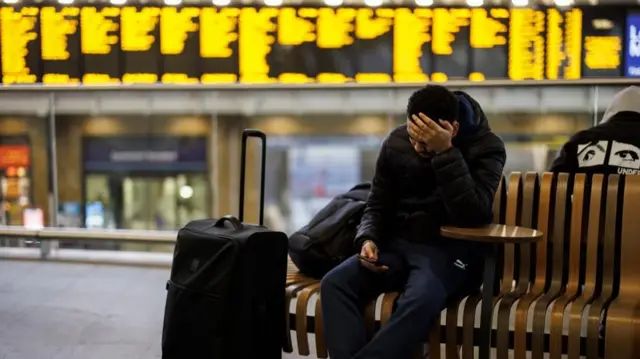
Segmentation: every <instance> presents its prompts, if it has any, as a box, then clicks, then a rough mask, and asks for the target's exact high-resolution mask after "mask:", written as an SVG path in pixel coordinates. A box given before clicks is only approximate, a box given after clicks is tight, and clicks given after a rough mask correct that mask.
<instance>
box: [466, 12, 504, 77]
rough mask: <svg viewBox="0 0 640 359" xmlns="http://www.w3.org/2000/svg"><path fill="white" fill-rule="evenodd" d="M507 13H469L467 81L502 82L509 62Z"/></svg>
mask: <svg viewBox="0 0 640 359" xmlns="http://www.w3.org/2000/svg"><path fill="white" fill-rule="evenodd" d="M508 36H509V10H507V9H472V10H471V26H470V40H469V41H470V45H471V72H470V74H469V80H471V81H484V80H486V79H504V78H506V77H507V73H508V68H509V59H508V51H507V37H508Z"/></svg>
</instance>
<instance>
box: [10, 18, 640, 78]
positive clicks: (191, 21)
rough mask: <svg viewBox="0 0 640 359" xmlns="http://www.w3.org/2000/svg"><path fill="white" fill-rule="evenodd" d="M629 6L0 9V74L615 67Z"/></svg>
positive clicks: (536, 72) (582, 74) (499, 72)
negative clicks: (0, 69) (0, 51)
mask: <svg viewBox="0 0 640 359" xmlns="http://www.w3.org/2000/svg"><path fill="white" fill-rule="evenodd" d="M634 11H635V12H636V13H637V12H638V11H639V7H638V6H636V7H635V8H634V7H603V6H591V7H574V8H553V7H535V8H516V7H512V8H499V7H489V8H484V7H475V8H469V7H456V8H445V7H434V8H427V7H424V8H412V7H380V8H370V7H311V6H300V7H289V6H286V7H215V6H190V5H189V6H152V5H148V6H143V5H138V6H129V5H125V6H109V5H95V6H93V5H87V6H75V5H69V6H65V5H56V6H52V5H42V6H7V5H5V6H1V7H0V49H1V50H2V55H1V56H0V67H1V68H2V78H1V80H2V83H3V84H6V85H11V84H37V83H43V84H52V85H53V84H56V85H61V84H64V85H66V84H72V85H77V84H86V85H92V84H152V83H164V84H178V85H179V84H199V83H203V84H234V83H246V84H308V83H326V84H329V83H331V84H341V83H350V82H355V83H363V84H379V83H391V82H396V83H425V82H428V81H434V82H445V81H450V80H470V81H490V80H498V79H510V80H514V81H519V80H562V79H566V80H579V79H582V78H593V77H620V76H623V65H624V61H623V56H625V55H624V54H623V50H624V43H625V41H627V39H626V36H628V34H627V32H626V31H625V21H626V20H625V19H626V18H627V15H628V14H630V13H633V12H634Z"/></svg>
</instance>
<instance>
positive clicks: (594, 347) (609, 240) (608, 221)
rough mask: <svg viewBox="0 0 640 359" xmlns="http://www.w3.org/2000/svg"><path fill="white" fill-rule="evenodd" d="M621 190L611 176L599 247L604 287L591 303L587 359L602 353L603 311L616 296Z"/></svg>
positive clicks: (588, 320)
mask: <svg viewBox="0 0 640 359" xmlns="http://www.w3.org/2000/svg"><path fill="white" fill-rule="evenodd" d="M619 189H620V177H618V176H617V175H612V176H609V178H608V180H607V190H606V199H603V200H606V204H605V208H606V210H605V218H604V235H603V236H601V237H600V238H599V247H600V248H602V277H601V278H600V285H601V287H602V290H601V293H600V295H599V296H598V297H597V298H596V299H595V300H594V301H593V303H591V306H590V307H589V311H588V314H587V316H588V317H587V359H597V358H598V357H599V353H600V352H601V349H602V348H601V347H600V346H601V343H600V320H601V315H602V311H603V310H604V309H605V308H606V307H608V306H609V303H611V300H612V299H613V295H614V292H615V291H614V282H615V274H614V268H615V263H616V260H615V256H616V253H615V242H616V235H615V233H616V226H617V224H616V221H617V217H618V213H619V211H618V191H619Z"/></svg>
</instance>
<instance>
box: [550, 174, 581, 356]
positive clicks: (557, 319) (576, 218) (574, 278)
mask: <svg viewBox="0 0 640 359" xmlns="http://www.w3.org/2000/svg"><path fill="white" fill-rule="evenodd" d="M572 193H573V200H572V201H571V223H570V228H569V231H570V233H569V236H568V239H569V253H565V260H568V262H565V263H568V273H567V283H566V285H565V290H564V293H563V294H562V295H560V296H559V297H558V298H556V300H555V302H554V303H553V304H552V305H551V307H552V311H551V321H550V322H551V323H550V328H549V335H550V338H549V356H550V359H560V358H561V356H562V334H563V325H564V312H565V309H566V308H567V306H568V305H569V304H570V303H572V302H573V301H574V300H575V299H576V298H577V297H578V295H579V291H580V283H579V282H580V250H581V243H582V227H583V223H585V222H584V218H583V214H584V212H583V209H584V204H585V201H586V196H588V192H587V191H586V176H585V175H584V174H576V175H575V177H574V180H573V191H572ZM567 256H568V258H567Z"/></svg>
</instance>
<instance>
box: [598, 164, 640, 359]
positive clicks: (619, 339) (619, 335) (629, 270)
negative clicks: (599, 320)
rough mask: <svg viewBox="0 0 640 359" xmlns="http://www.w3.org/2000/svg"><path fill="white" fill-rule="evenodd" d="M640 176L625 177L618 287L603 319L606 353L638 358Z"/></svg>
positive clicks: (619, 357) (616, 356)
mask: <svg viewBox="0 0 640 359" xmlns="http://www.w3.org/2000/svg"><path fill="white" fill-rule="evenodd" d="M638 199H640V177H639V176H627V177H625V179H624V197H623V203H622V214H621V215H622V223H621V224H622V227H621V230H620V262H619V263H620V289H619V290H620V291H619V294H618V297H617V298H616V299H614V300H613V302H612V303H611V305H610V307H609V310H608V311H607V319H606V335H605V357H607V358H616V359H637V358H638V355H640V352H638V353H634V351H635V349H636V348H635V346H636V342H637V341H638V340H640V332H635V331H634V330H635V327H637V326H638V323H637V322H638V321H640V317H638V309H639V308H640V284H639V283H640V260H638V254H639V253H640V240H638V234H639V233H640V220H639V219H638V213H640V201H638Z"/></svg>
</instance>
